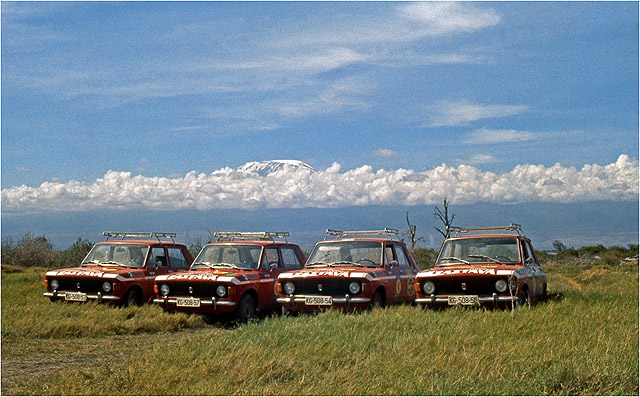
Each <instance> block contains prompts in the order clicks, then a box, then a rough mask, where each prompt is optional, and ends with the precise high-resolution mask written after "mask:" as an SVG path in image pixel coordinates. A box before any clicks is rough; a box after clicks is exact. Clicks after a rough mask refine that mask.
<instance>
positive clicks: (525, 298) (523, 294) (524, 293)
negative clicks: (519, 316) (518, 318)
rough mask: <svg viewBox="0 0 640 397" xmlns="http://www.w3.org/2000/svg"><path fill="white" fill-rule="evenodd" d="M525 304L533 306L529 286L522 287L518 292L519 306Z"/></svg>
mask: <svg viewBox="0 0 640 397" xmlns="http://www.w3.org/2000/svg"><path fill="white" fill-rule="evenodd" d="M524 305H527V306H531V294H530V293H529V289H528V288H523V289H521V290H520V293H519V294H518V306H520V307H522V306H524Z"/></svg>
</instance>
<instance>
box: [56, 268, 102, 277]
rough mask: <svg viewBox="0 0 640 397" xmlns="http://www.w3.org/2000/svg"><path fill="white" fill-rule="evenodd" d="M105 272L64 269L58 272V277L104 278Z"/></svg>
mask: <svg viewBox="0 0 640 397" xmlns="http://www.w3.org/2000/svg"><path fill="white" fill-rule="evenodd" d="M103 274H104V272H101V271H99V270H84V269H64V270H60V271H58V272H57V274H56V276H86V277H102V275H103Z"/></svg>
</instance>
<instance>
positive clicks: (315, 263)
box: [305, 262, 331, 267]
mask: <svg viewBox="0 0 640 397" xmlns="http://www.w3.org/2000/svg"><path fill="white" fill-rule="evenodd" d="M316 266H331V265H330V264H328V263H326V262H313V263H308V264H306V265H305V267H316Z"/></svg>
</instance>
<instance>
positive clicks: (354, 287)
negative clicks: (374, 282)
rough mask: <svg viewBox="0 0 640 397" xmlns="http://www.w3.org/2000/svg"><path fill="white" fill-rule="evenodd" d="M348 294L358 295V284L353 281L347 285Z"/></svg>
mask: <svg viewBox="0 0 640 397" xmlns="http://www.w3.org/2000/svg"><path fill="white" fill-rule="evenodd" d="M349 292H351V293H352V294H354V295H357V294H359V293H360V283H358V282H355V281H354V282H352V283H351V284H349Z"/></svg>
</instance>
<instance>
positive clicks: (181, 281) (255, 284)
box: [153, 232, 304, 323]
mask: <svg viewBox="0 0 640 397" xmlns="http://www.w3.org/2000/svg"><path fill="white" fill-rule="evenodd" d="M214 236H215V237H217V241H216V242H213V243H209V244H207V245H205V246H204V247H203V248H202V250H201V251H200V254H198V256H197V257H196V259H195V261H194V262H193V265H191V269H190V271H188V272H185V273H180V274H166V275H162V276H159V277H157V278H156V280H155V291H156V298H155V299H154V301H153V302H154V303H156V304H159V305H160V306H162V308H163V309H165V310H168V311H181V312H187V313H201V314H205V315H218V314H224V313H231V314H233V316H234V320H235V322H236V323H243V322H247V321H249V320H251V319H252V318H254V317H255V316H256V313H257V312H263V313H269V312H275V311H279V310H280V305H279V304H278V303H277V302H276V296H275V283H276V279H277V277H278V275H279V274H280V273H282V272H283V271H285V270H293V269H300V268H302V264H303V263H304V254H303V253H302V251H301V250H300V247H298V245H296V244H292V243H290V242H288V241H287V240H286V238H287V237H288V236H289V233H287V232H259V233H253V232H216V233H214Z"/></svg>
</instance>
